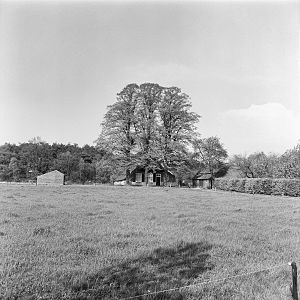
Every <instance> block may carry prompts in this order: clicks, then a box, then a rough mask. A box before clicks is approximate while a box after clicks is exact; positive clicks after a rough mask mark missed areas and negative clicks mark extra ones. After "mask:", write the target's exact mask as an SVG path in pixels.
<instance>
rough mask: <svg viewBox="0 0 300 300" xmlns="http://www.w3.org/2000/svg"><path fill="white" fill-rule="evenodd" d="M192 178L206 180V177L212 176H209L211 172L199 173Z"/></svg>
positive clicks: (210, 177)
mask: <svg viewBox="0 0 300 300" xmlns="http://www.w3.org/2000/svg"><path fill="white" fill-rule="evenodd" d="M193 179H196V180H208V179H213V176H211V174H199V175H198V176H195V177H194V178H193Z"/></svg>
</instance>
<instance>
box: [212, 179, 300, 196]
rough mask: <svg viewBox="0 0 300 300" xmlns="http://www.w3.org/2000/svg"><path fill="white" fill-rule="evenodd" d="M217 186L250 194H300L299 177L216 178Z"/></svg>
mask: <svg viewBox="0 0 300 300" xmlns="http://www.w3.org/2000/svg"><path fill="white" fill-rule="evenodd" d="M215 188H217V189H219V190H224V191H235V192H241V193H250V194H265V195H287V196H293V197H299V196H300V180H299V179H272V178H216V179H215Z"/></svg>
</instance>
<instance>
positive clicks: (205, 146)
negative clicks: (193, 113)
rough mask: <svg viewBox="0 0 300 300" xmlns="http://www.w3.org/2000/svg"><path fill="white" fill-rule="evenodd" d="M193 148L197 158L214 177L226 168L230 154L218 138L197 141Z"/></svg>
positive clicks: (194, 142)
mask: <svg viewBox="0 0 300 300" xmlns="http://www.w3.org/2000/svg"><path fill="white" fill-rule="evenodd" d="M193 146H194V151H195V157H196V158H198V160H199V161H200V162H201V163H202V164H203V166H204V167H205V169H206V170H208V171H209V172H210V174H211V175H212V176H215V174H216V172H218V171H219V170H220V169H221V168H223V167H224V165H225V162H226V159H227V157H228V154H227V151H226V150H225V149H224V147H223V145H222V143H221V142H220V139H219V138H218V137H214V136H213V137H208V138H198V139H195V140H194V141H193Z"/></svg>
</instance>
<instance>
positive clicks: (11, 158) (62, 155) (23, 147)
mask: <svg viewBox="0 0 300 300" xmlns="http://www.w3.org/2000/svg"><path fill="white" fill-rule="evenodd" d="M103 155H104V154H103V153H102V152H101V150H99V149H97V148H96V147H94V146H89V145H85V146H83V147H79V146H78V145H77V144H73V145H71V144H67V145H64V144H59V143H53V144H52V145H50V144H48V143H46V142H44V141H42V139H41V138H39V137H38V138H34V139H32V140H30V141H28V142H26V143H21V144H19V145H15V144H10V143H6V144H4V145H2V146H0V180H1V181H28V180H35V179H36V176H37V175H40V174H44V173H47V172H49V171H52V170H59V171H60V172H62V173H64V174H65V178H66V181H70V182H77V183H85V182H87V181H95V180H96V166H97V161H99V160H100V159H101V157H102V156H103Z"/></svg>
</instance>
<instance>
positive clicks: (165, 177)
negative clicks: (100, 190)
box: [114, 167, 176, 186]
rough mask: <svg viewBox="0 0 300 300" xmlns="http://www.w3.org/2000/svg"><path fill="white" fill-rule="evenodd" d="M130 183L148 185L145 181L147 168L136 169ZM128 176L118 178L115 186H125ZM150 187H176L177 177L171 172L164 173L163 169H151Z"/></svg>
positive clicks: (131, 174) (149, 173) (132, 172)
mask: <svg viewBox="0 0 300 300" xmlns="http://www.w3.org/2000/svg"><path fill="white" fill-rule="evenodd" d="M130 183H131V184H132V185H140V186H142V185H146V180H145V168H142V167H136V168H135V169H133V170H132V171H131V173H130ZM125 184H126V176H125V175H121V176H118V177H117V178H116V179H115V181H114V185H125ZM148 185H149V186H175V185H176V178H175V175H174V174H173V173H172V172H170V171H164V170H163V169H149V171H148Z"/></svg>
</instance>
